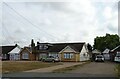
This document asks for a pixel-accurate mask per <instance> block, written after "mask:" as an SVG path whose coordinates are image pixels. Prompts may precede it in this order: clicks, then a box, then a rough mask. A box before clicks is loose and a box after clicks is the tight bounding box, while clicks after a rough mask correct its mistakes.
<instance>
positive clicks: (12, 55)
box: [8, 45, 21, 60]
mask: <svg viewBox="0 0 120 79" xmlns="http://www.w3.org/2000/svg"><path fill="white" fill-rule="evenodd" d="M20 51H21V48H20V47H19V46H18V45H17V46H16V47H15V48H14V49H13V50H11V51H10V52H9V53H8V54H9V59H10V60H20Z"/></svg>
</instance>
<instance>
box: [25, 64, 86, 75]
mask: <svg viewBox="0 0 120 79" xmlns="http://www.w3.org/2000/svg"><path fill="white" fill-rule="evenodd" d="M83 63H84V62H62V65H57V66H52V67H47V68H40V69H35V70H29V71H24V72H41V73H45V72H52V71H54V70H56V69H60V68H65V67H69V66H74V65H78V64H83Z"/></svg>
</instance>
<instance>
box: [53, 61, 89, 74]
mask: <svg viewBox="0 0 120 79" xmlns="http://www.w3.org/2000/svg"><path fill="white" fill-rule="evenodd" d="M88 63H90V61H87V62H84V63H83V64H78V65H74V66H70V67H65V68H60V69H56V70H54V71H53V72H52V73H66V72H69V71H72V70H75V69H77V68H81V67H83V66H84V65H85V64H88Z"/></svg>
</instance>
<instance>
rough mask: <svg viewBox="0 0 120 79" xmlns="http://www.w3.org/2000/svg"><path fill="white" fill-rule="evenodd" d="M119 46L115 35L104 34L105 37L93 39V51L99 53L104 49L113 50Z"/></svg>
mask: <svg viewBox="0 0 120 79" xmlns="http://www.w3.org/2000/svg"><path fill="white" fill-rule="evenodd" d="M118 45H120V42H119V36H118V35H117V34H115V35H110V34H106V36H101V37H98V36H97V37H96V38H95V39H94V45H93V48H94V49H98V50H100V51H104V50H105V49H106V48H108V49H113V48H115V47H116V46H118Z"/></svg>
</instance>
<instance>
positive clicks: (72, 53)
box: [36, 42, 90, 61]
mask: <svg viewBox="0 0 120 79" xmlns="http://www.w3.org/2000/svg"><path fill="white" fill-rule="evenodd" d="M36 48H37V52H36V60H39V59H41V58H42V57H44V56H54V57H59V59H60V61H86V60H89V58H90V57H89V54H88V49H87V46H86V44H85V43H39V42H38V43H37V47H36Z"/></svg>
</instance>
